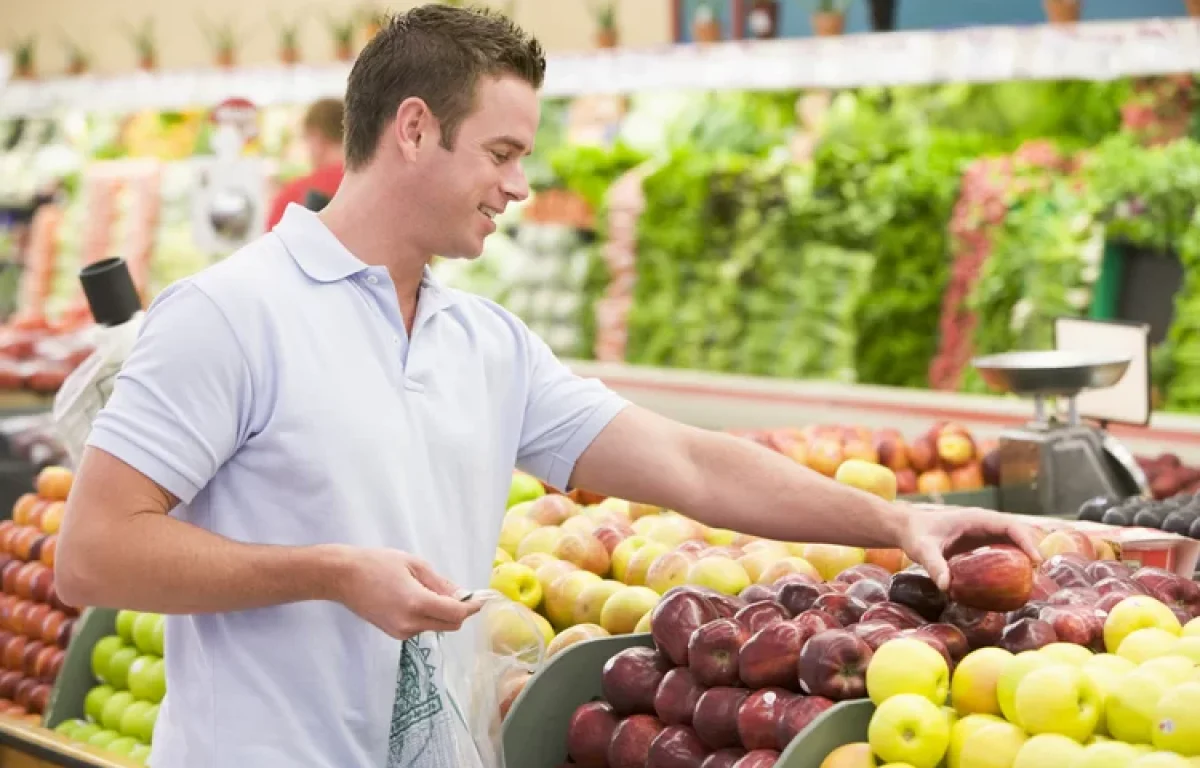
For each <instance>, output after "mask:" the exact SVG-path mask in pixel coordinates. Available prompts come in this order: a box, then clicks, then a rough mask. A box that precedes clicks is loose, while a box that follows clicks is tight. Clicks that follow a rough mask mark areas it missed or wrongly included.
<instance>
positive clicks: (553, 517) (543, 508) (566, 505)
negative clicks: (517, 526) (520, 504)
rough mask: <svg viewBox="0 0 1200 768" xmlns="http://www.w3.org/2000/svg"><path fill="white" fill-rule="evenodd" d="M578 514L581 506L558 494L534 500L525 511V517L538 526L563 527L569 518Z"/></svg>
mask: <svg viewBox="0 0 1200 768" xmlns="http://www.w3.org/2000/svg"><path fill="white" fill-rule="evenodd" d="M577 514H579V505H578V504H576V503H575V502H573V501H571V500H570V499H569V498H567V497H566V496H562V495H560V494H557V493H555V494H549V495H547V496H542V497H541V498H538V499H534V500H533V501H532V502H531V503H530V505H529V509H528V510H526V511H525V515H526V516H527V517H528V518H529V519H531V520H533V521H534V522H536V523H537V524H538V525H562V524H563V522H564V521H565V520H566V519H567V518H569V517H574V516H575V515H577Z"/></svg>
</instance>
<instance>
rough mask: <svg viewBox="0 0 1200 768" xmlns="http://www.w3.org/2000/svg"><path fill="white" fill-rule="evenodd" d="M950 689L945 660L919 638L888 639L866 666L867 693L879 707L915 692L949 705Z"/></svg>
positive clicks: (932, 700)
mask: <svg viewBox="0 0 1200 768" xmlns="http://www.w3.org/2000/svg"><path fill="white" fill-rule="evenodd" d="M949 687H950V669H949V667H948V666H947V665H946V659H945V658H944V657H943V656H942V654H941V653H939V652H938V651H935V650H934V649H933V647H932V646H930V645H929V644H927V643H923V642H921V641H920V640H917V639H916V638H909V637H900V638H896V639H894V640H889V641H888V642H886V643H884V644H883V645H881V646H879V648H878V649H877V650H876V651H875V654H874V655H873V656H872V657H871V661H870V662H869V663H868V665H867V694H868V696H870V698H871V701H873V702H875V705H876V706H878V705H880V704H882V703H883V702H885V701H887V700H888V699H890V698H892V697H893V696H898V695H900V694H902V693H915V694H917V695H918V696H924V697H925V698H926V699H929V701H930V702H931V703H933V704H936V705H938V706H939V707H940V706H942V705H943V704H945V703H946V696H947V695H948V693H949Z"/></svg>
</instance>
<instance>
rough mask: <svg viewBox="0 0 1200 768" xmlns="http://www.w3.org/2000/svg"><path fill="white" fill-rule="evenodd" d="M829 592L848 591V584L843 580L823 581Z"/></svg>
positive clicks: (844, 592) (843, 592)
mask: <svg viewBox="0 0 1200 768" xmlns="http://www.w3.org/2000/svg"><path fill="white" fill-rule="evenodd" d="M825 586H826V587H828V588H829V591H830V592H835V593H837V594H839V595H844V594H846V593H847V592H849V591H850V585H849V584H847V583H846V582H844V581H829V582H826V583H825Z"/></svg>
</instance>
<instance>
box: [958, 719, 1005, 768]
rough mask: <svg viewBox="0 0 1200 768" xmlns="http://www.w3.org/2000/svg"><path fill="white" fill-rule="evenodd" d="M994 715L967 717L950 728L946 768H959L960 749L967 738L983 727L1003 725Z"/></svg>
mask: <svg viewBox="0 0 1200 768" xmlns="http://www.w3.org/2000/svg"><path fill="white" fill-rule="evenodd" d="M1003 722H1004V720H1002V719H1001V718H999V717H996V716H995V715H967V716H966V717H964V718H961V719H959V721H958V722H956V723H955V724H954V725H953V726H952V727H951V728H950V745H949V746H948V747H947V748H946V768H960V765H961V759H962V747H963V744H964V743H965V742H966V740H967V737H968V736H970V735H971V734H972V733H974V732H975V731H977V730H979V729H980V728H982V727H983V726H985V725H991V724H993V723H1003Z"/></svg>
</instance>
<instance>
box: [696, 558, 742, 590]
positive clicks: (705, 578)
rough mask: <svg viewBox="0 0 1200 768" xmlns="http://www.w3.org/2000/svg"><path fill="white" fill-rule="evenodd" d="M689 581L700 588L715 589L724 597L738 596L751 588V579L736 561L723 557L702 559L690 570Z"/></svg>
mask: <svg viewBox="0 0 1200 768" xmlns="http://www.w3.org/2000/svg"><path fill="white" fill-rule="evenodd" d="M687 581H688V583H689V584H694V585H696V586H698V587H708V588H709V589H715V590H716V591H718V592H720V593H721V594H723V595H737V594H738V593H740V592H741V591H742V590H743V589H745V588H746V587H748V586H750V577H749V576H748V575H747V574H746V569H745V568H743V567H742V566H741V565H740V564H738V562H737V561H736V560H732V559H730V558H728V557H723V556H721V555H711V556H709V557H702V558H700V559H699V560H697V561H696V562H694V563H692V565H691V567H690V568H688V573H687Z"/></svg>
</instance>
